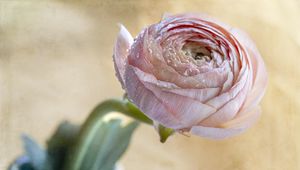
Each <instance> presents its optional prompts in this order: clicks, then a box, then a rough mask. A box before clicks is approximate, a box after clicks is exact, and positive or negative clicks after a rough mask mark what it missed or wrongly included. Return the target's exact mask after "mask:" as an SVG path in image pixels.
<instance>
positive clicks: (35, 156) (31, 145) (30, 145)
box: [22, 135, 47, 170]
mask: <svg viewBox="0 0 300 170" xmlns="http://www.w3.org/2000/svg"><path fill="white" fill-rule="evenodd" d="M22 140H23V144H24V149H25V152H26V155H27V156H28V157H29V159H30V161H31V164H32V166H33V168H34V169H36V170H43V168H44V166H45V163H46V161H47V153H46V152H45V151H44V150H43V149H42V148H41V147H40V146H39V145H38V144H37V143H36V142H35V141H34V140H33V139H31V138H30V137H29V136H27V135H22Z"/></svg>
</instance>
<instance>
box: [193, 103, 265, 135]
mask: <svg viewBox="0 0 300 170" xmlns="http://www.w3.org/2000/svg"><path fill="white" fill-rule="evenodd" d="M259 115H260V108H259V107H256V108H255V109H253V110H251V111H250V112H248V113H245V114H243V116H241V117H237V118H236V119H234V120H232V121H229V122H227V123H225V124H223V125H221V126H220V127H204V126H194V127H192V129H191V130H190V132H191V133H192V134H194V135H198V136H202V137H206V138H210V139H225V138H228V137H232V136H235V135H238V134H240V133H242V132H244V131H245V130H246V129H248V128H249V127H251V125H252V124H253V123H255V122H256V120H257V118H258V117H259Z"/></svg>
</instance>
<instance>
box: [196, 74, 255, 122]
mask: <svg viewBox="0 0 300 170" xmlns="http://www.w3.org/2000/svg"><path fill="white" fill-rule="evenodd" d="M249 78H251V77H250V76H249ZM249 81H251V80H250V79H248V81H247V82H249ZM247 82H246V83H245V86H244V87H243V88H242V89H241V91H239V92H238V94H237V95H236V96H235V97H233V98H232V99H231V100H229V101H228V102H227V103H226V104H225V105H224V106H222V107H221V108H220V109H219V110H218V111H217V112H216V113H214V114H213V115H211V116H209V117H208V118H207V119H205V120H203V121H202V122H201V123H200V124H201V125H204V126H218V125H220V124H221V123H224V122H227V121H229V120H232V119H233V118H234V117H235V116H236V114H237V113H238V111H239V110H240V109H241V107H242V104H243V103H244V102H245V99H246V96H247V93H248V91H249V86H250V85H251V83H247Z"/></svg>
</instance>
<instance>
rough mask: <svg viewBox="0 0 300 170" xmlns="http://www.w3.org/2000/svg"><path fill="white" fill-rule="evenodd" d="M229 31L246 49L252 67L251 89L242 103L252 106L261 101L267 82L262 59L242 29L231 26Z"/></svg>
mask: <svg viewBox="0 0 300 170" xmlns="http://www.w3.org/2000/svg"><path fill="white" fill-rule="evenodd" d="M230 32H231V33H232V34H233V35H234V36H235V37H236V38H237V40H238V41H239V42H240V43H241V44H242V45H243V46H244V48H245V49H246V50H247V52H248V54H249V58H250V62H251V65H252V69H253V84H252V90H251V91H250V92H249V94H248V97H247V100H246V102H245V104H244V107H245V109H246V108H252V107H254V106H256V105H258V103H259V102H260V101H261V99H262V97H263V95H264V93H265V90H266V87H267V82H268V75H267V71H266V68H265V64H264V61H263V60H262V57H261V55H260V53H259V51H258V49H257V48H256V45H255V43H254V42H253V41H252V39H251V38H250V37H249V36H248V35H247V34H246V33H245V32H243V31H241V30H239V29H237V28H233V29H231V30H230Z"/></svg>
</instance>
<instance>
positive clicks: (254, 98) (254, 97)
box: [243, 50, 268, 109]
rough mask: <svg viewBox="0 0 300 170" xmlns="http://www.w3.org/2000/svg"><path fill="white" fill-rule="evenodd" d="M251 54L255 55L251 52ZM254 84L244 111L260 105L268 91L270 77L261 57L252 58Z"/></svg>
mask: <svg viewBox="0 0 300 170" xmlns="http://www.w3.org/2000/svg"><path fill="white" fill-rule="evenodd" d="M249 53H250V54H252V55H253V56H254V54H253V53H252V52H251V51H250V50H249ZM251 61H252V67H253V74H254V76H253V77H254V80H253V81H254V82H253V85H252V89H251V91H250V92H249V93H248V96H247V99H246V102H245V104H244V108H243V109H249V108H252V107H254V106H256V105H258V104H259V102H260V101H261V99H262V97H263V96H264V93H265V91H266V87H267V83H268V75H267V71H266V68H265V65H264V62H263V60H262V58H261V57H260V56H254V57H251Z"/></svg>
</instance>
